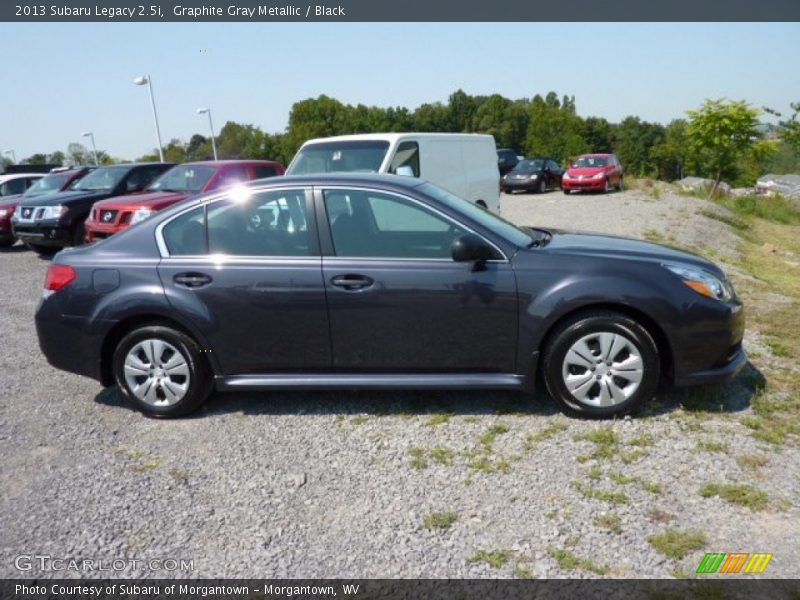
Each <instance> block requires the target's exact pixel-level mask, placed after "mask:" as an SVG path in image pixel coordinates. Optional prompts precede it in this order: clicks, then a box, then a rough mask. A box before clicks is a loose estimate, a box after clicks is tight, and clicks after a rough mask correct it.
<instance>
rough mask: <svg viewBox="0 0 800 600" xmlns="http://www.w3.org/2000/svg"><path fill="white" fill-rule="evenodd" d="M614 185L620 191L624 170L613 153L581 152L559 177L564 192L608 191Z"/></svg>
mask: <svg viewBox="0 0 800 600" xmlns="http://www.w3.org/2000/svg"><path fill="white" fill-rule="evenodd" d="M612 187H614V188H616V189H618V190H620V191H622V189H623V187H624V171H623V169H622V164H621V163H620V162H619V159H618V158H617V157H616V155H614V154H583V155H582V156H579V157H578V158H577V159H575V162H573V163H572V164H571V165H570V167H569V169H567V170H566V172H565V173H564V176H563V177H562V179H561V189H562V190H564V193H565V194H569V193H570V192H572V191H576V190H577V191H594V192H604V193H606V194H607V193H608V192H609V191H611V188H612Z"/></svg>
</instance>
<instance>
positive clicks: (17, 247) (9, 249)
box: [0, 244, 28, 254]
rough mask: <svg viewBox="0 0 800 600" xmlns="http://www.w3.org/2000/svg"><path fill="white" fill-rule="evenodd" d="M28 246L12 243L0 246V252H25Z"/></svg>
mask: <svg viewBox="0 0 800 600" xmlns="http://www.w3.org/2000/svg"><path fill="white" fill-rule="evenodd" d="M27 251H28V248H27V247H25V246H24V245H23V244H14V245H13V246H0V254H17V253H19V252H27Z"/></svg>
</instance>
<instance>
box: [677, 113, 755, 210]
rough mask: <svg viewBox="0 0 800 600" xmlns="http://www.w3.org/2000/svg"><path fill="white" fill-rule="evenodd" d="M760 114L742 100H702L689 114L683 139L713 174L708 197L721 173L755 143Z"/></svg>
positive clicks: (733, 164) (715, 186) (720, 177)
mask: <svg viewBox="0 0 800 600" xmlns="http://www.w3.org/2000/svg"><path fill="white" fill-rule="evenodd" d="M759 113H760V111H759V110H758V109H755V108H753V107H752V106H750V105H749V104H748V103H747V102H745V101H743V100H739V101H727V100H725V99H718V100H706V101H705V102H704V103H703V105H702V106H701V107H700V108H699V109H697V110H689V111H687V112H686V114H687V115H689V125H688V127H687V128H686V136H687V138H688V140H689V143H690V144H691V146H692V148H693V149H694V150H695V151H696V152H697V154H698V156H700V157H701V159H702V160H703V161H704V162H705V163H706V165H707V166H708V168H709V169H710V172H711V173H713V177H714V185H713V186H711V190H709V197H711V195H712V194H714V192H715V191H716V190H717V188H718V187H719V183H720V181H721V180H722V175H723V173H725V172H726V170H728V169H730V168H732V167H734V168H735V165H736V163H737V161H738V160H739V159H740V158H741V157H743V156H744V155H745V154H746V153H747V152H749V151H750V150H751V149H752V148H753V145H754V144H755V142H756V140H757V139H758V131H757V130H756V126H757V125H758V115H759Z"/></svg>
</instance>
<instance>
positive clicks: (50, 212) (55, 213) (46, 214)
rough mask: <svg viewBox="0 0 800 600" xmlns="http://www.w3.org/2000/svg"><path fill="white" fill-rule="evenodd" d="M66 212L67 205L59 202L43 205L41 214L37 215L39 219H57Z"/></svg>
mask: <svg viewBox="0 0 800 600" xmlns="http://www.w3.org/2000/svg"><path fill="white" fill-rule="evenodd" d="M65 212H67V207H66V206H62V205H61V204H56V205H55V206H45V207H44V209H42V214H41V215H39V218H40V219H58V218H59V217H60V216H61V215H63V214H64V213H65Z"/></svg>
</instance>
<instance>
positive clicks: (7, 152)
mask: <svg viewBox="0 0 800 600" xmlns="http://www.w3.org/2000/svg"><path fill="white" fill-rule="evenodd" d="M3 154H10V155H11V160H12V162H13V163H14V164H17V155H16V154H15V153H14V151H13V150H5V151H4V152H3Z"/></svg>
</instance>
